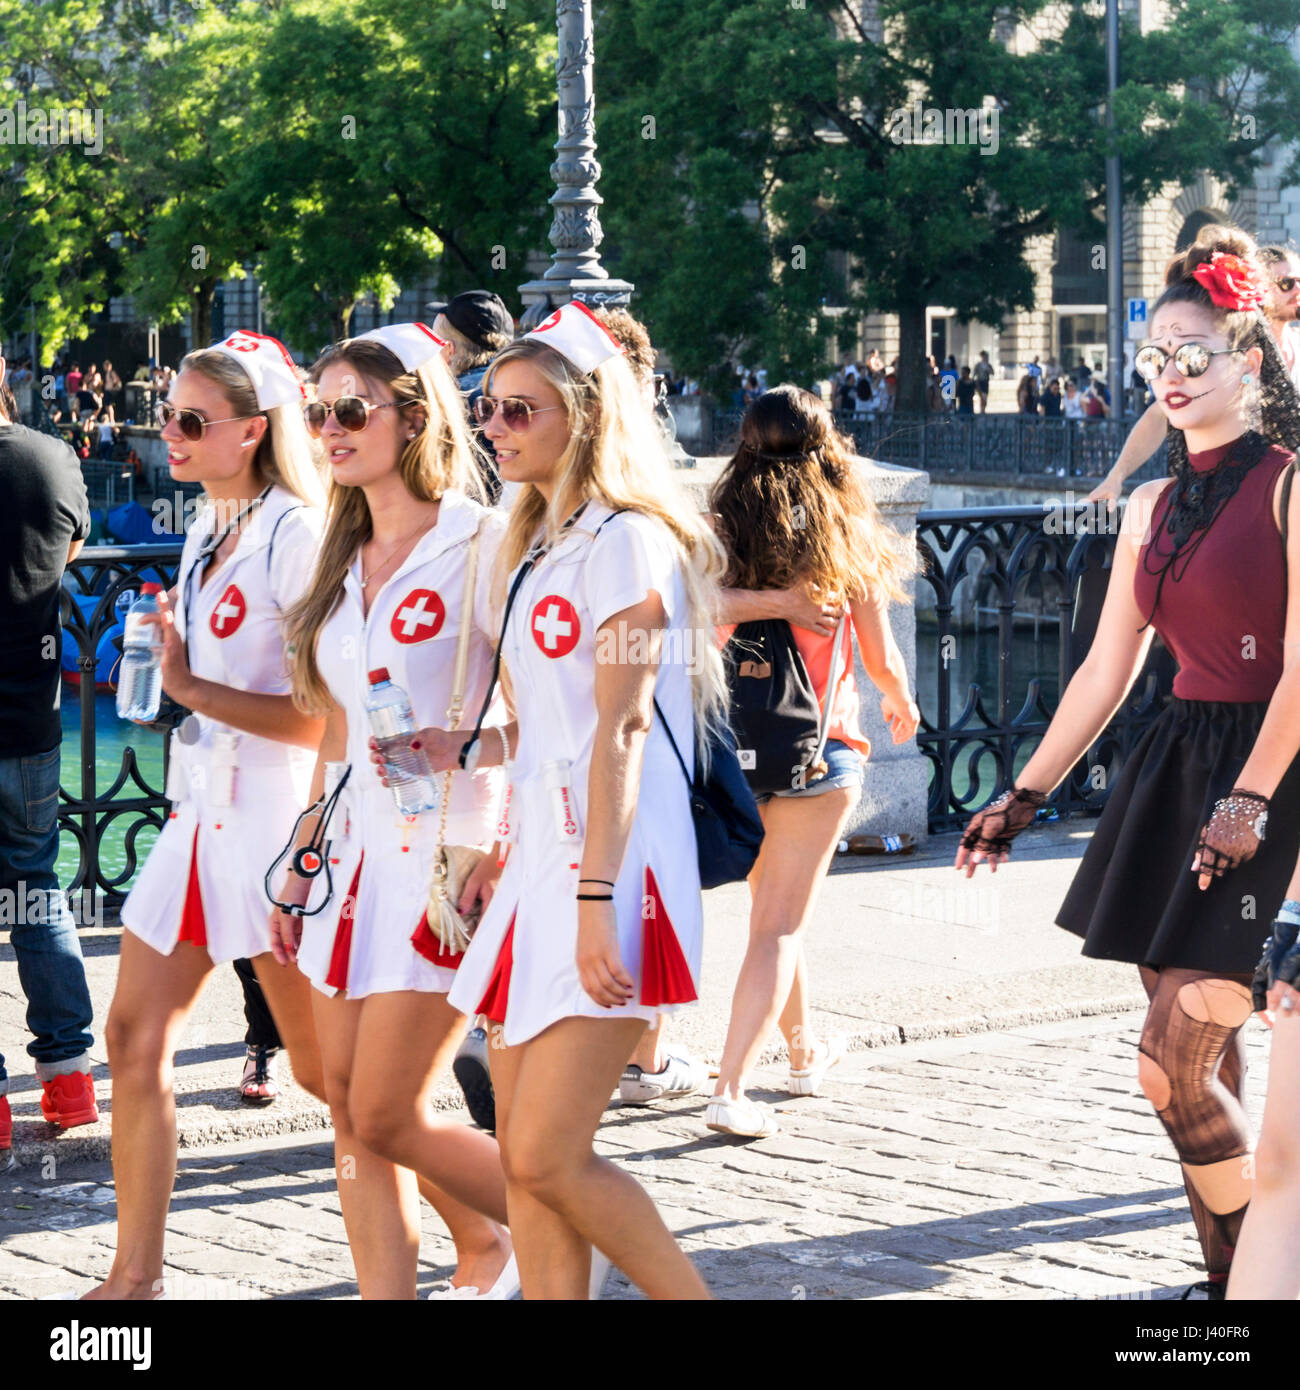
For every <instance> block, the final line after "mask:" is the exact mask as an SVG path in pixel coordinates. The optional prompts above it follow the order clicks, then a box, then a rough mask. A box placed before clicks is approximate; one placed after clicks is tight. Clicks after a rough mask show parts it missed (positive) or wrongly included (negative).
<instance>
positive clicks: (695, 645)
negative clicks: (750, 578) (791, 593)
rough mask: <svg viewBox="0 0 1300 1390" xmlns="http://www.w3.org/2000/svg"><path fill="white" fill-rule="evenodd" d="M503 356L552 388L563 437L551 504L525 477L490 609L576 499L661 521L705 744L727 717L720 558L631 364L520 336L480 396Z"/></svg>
mask: <svg viewBox="0 0 1300 1390" xmlns="http://www.w3.org/2000/svg"><path fill="white" fill-rule="evenodd" d="M507 362H528V363H531V364H532V366H534V367H535V368H536V369H537V371H538V372H540V373H541V375H542V376H543V377H544V378H545V379H546V381H548V382H549V383H550V384H551V385H552V386H553V387H554V388H555V389H556V390H557V391H558V392H559V393H560V398H561V399H562V400H563V402H564V408H565V411H566V415H567V419H568V425H569V442H568V444H567V445H566V447H565V450H564V452H563V454H562V455H561V456H560V460H559V464H558V468H557V478H558V482H557V486H556V487H555V489H554V491H553V493H552V499H551V503H550V505H549V506H548V505H547V502H546V498H545V497H544V496H543V495H542V493H541V492H539V491H538V489H537V488H536V487H534V486H533V485H532V484H531V483H525V484H524V485H523V487H522V489H521V490H520V493H519V496H518V497H516V498H515V502H514V505H513V507H512V508H511V510H510V522H509V525H508V527H507V529H506V535H505V540H504V541H503V542H502V546H501V551H500V553H499V555H498V559H497V570H496V575H495V587H496V600H497V606H498V608H500V607H501V605H502V601H503V599H504V595H505V584H506V579H507V577H508V575H509V574H510V572H511V570H513V569H514V568H515V566H516V565H517V564H518V563H519V562H520V560H522V559H523V557H524V555H525V554H526V553H527V551H528V550H529V548H530V547H531V546H532V545H533V544H535V543H536V542H537V541H539V540H543V541H549V540H553V539H554V538H555V536H556V535H557V534H558V531H559V528H560V526H561V525H562V524H563V522H564V520H565V519H566V518H567V517H568V516H570V515H571V514H572V513H573V511H574V510H575V509H576V508H577V507H578V506H580V505H581V504H582V503H583V502H585V501H587V500H589V499H590V500H592V501H597V502H603V503H604V504H605V505H606V506H608V507H612V508H613V509H614V510H615V511H618V510H620V509H626V510H629V511H635V512H640V513H641V514H642V515H643V516H650V517H654V518H656V519H657V520H659V521H661V522H662V523H663V524H664V526H665V527H666V528H667V530H668V532H669V534H670V535H671V536H672V539H673V541H674V542H675V543H676V546H677V549H678V552H679V556H680V560H681V576H682V583H683V587H684V589H685V592H686V616H685V626H686V627H687V629H693V638H694V640H693V642H692V647H691V650H692V653H693V655H694V660H693V661H692V662H691V704H692V707H693V710H694V714H695V727H696V743H697V746H698V747H699V748H700V749H701V750H702V749H705V748H707V746H708V734H709V733H710V731H711V730H713V729H716V728H718V727H719V726H721V725H722V724H724V723H725V721H726V709H727V695H726V681H725V678H724V675H723V668H722V658H721V655H720V654H719V652H718V649H717V644H716V642H715V641H714V639H713V625H714V622H715V615H716V612H717V602H718V584H719V581H720V580H721V578H722V573H723V569H724V567H725V563H726V561H725V556H724V555H723V551H722V547H721V546H720V545H719V544H718V542H717V541H716V540H715V539H714V536H713V532H712V531H711V530H710V529H709V527H708V525H707V524H706V522H705V521H704V519H703V518H702V517H701V516H700V513H699V509H698V508H697V507H696V505H695V503H694V502H693V501H692V500H691V498H690V496H689V495H688V494H687V493H686V491H685V490H684V489H683V488H681V487H680V486H679V485H678V484H677V482H676V481H675V480H674V478H673V475H672V464H671V462H670V461H669V458H668V453H667V450H666V449H665V448H664V446H663V443H662V440H663V435H662V432H661V431H660V429H659V428H658V426H657V424H656V423H655V420H654V416H653V413H652V412H651V409H650V407H649V406H648V405H647V403H646V401H645V397H644V394H643V392H642V391H641V388H640V387H639V386H638V384H637V381H636V378H635V377H634V376H633V374H632V370H631V368H630V367H629V366H628V364H627V362H626V360H625V359H624V358H623V357H612V358H610V359H608V360H607V361H605V362H602V363H601V364H600V365H599V366H598V367H597V368H596V369H595V371H593V372H581V371H579V370H578V369H577V368H576V367H575V366H573V364H572V363H571V362H569V361H568V359H567V358H564V357H561V356H560V354H559V353H557V352H555V351H554V350H553V349H551V348H549V347H547V346H546V345H545V344H544V343H538V342H529V341H527V340H522V341H520V342H517V343H512V344H511V345H510V346H509V347H508V348H505V349H504V350H503V351H502V352H500V353H499V354H498V355H497V356H496V357H495V358H493V360H492V365H491V366H490V367H489V368H488V370H487V373H486V375H485V376H484V378H483V390H484V392H485V393H487V394H491V390H492V379H493V377H494V376H495V375H496V372H497V370H498V368H500V367H501V366H502V365H503V364H504V363H507Z"/></svg>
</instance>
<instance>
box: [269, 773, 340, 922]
mask: <svg viewBox="0 0 1300 1390" xmlns="http://www.w3.org/2000/svg"><path fill="white" fill-rule="evenodd" d="M351 775H352V767H351V765H349V766H348V767H346V768H345V769H344V770H343V775H342V776H341V777H340V778H339V780H338V785H337V786H335V788H334V790H333V791H332V792H331V793H330V794H329V796H328V797H327V796H324V795H322V796H321V797H319V798H318V799H317V800H316V801H313V802H312V804H311V805H310V806H308V807H307V809H306V810H305V811H302V812H301V813H300V814H299V816H298V819H297V820H296V821H294V823H293V834H292V835H290V836H289V843H288V844H287V845H286V846H285V847H284V848H283V849H282V850H281V851H280V853H279V854H277V855H276V857H275V859H274V860H273V861H272V863H271V867H270V868H269V869H267V871H266V878H265V880H264V886H265V888H266V896H267V897H268V898H269V899H270V900H271V901H272V902H273V903H274V904H275V906H276V907H278V908H279V909H280V911H281V912H287V913H288V914H289V915H290V916H291V917H314V916H315V915H316V914H317V913H318V912H320V911H322V910H323V909H324V908H325V907H326V906H327V904H328V903H329V901H330V899H331V898H333V896H334V875H333V873H332V872H331V870H330V864H329V853H330V843H331V842H330V841H328V840H326V838H325V832H326V830H327V829H328V828H329V823H330V820H331V818H332V817H333V815H334V812H335V810H336V808H337V807H338V804H339V795H340V793H341V792H342V791H343V788H344V787H345V786H346V785H347V781H348V778H349V777H350V776H351ZM317 812H319V813H320V819H319V820H318V821H317V822H316V828H315V830H313V831H312V833H311V839H310V840H308V841H307V843H306V844H305V845H302V846H301V847H300V848H298V849H294V845H295V844H297V842H298V832H299V831H300V830H301V829H302V823H303V821H304V820H306V819H307V817H308V816H310V815H313V814H315V813H317ZM286 858H289V859H290V867H291V868H292V869H293V871H294V873H296V874H297V875H298V877H299V878H305V879H308V880H311V879H315V878H317V877H319V875H320V874H321V873H322V872H323V873H324V874H325V896H324V897H323V898H322V899H321V901H320V902H319V903H318V904H317V905H316V906H315V907H313V908H311V909H310V910H308V908H307V904H306V903H283V902H281V901H280V899H279V898H277V897H276V896H275V892H274V890H273V889H272V887H271V883H272V880H273V879H274V877H275V872H276V870H277V869H278V868H279V867H280V865H281V864H283V863H284V861H285V859H286ZM310 896H311V894H310V892H309V893H308V897H310Z"/></svg>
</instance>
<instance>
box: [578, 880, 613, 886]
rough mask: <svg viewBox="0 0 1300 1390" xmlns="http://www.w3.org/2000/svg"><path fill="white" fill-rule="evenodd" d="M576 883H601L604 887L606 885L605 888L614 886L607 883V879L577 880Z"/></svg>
mask: <svg viewBox="0 0 1300 1390" xmlns="http://www.w3.org/2000/svg"><path fill="white" fill-rule="evenodd" d="M578 882H579V883H603V884H605V885H606V886H607V887H609V888H612V887H613V886H614V885H613V884H612V883H611V882H610V881H609V879H607V878H580V879H579V880H578Z"/></svg>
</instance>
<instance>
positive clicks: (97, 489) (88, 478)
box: [81, 459, 135, 507]
mask: <svg viewBox="0 0 1300 1390" xmlns="http://www.w3.org/2000/svg"><path fill="white" fill-rule="evenodd" d="M81 476H82V478H83V480H84V481H85V484H86V497H87V500H88V501H89V502H90V505H91V506H92V507H117V506H120V505H121V504H122V503H123V502H134V501H135V469H134V468H133V467H132V466H131V465H130V464H128V463H108V462H106V461H104V460H102V459H84V460H83V461H82V464H81Z"/></svg>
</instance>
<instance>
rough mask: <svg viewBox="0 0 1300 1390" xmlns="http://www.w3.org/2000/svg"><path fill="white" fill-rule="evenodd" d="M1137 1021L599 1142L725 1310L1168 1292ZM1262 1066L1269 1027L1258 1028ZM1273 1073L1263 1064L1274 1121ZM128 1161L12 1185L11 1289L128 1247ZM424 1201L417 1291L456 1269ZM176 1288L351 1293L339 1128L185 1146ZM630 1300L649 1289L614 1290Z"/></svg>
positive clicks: (1018, 1035)
mask: <svg viewBox="0 0 1300 1390" xmlns="http://www.w3.org/2000/svg"><path fill="white" fill-rule="evenodd" d="M1139 1022H1140V1016H1139V1015H1137V1014H1123V1015H1117V1016H1111V1017H1094V1018H1087V1019H1078V1020H1073V1021H1070V1022H1064V1023H1054V1024H1042V1025H1037V1026H1033V1027H1026V1028H1023V1029H1020V1030H1017V1031H1013V1032H1006V1033H996V1034H982V1035H980V1036H976V1037H969V1038H952V1039H945V1040H940V1041H933V1042H922V1043H916V1044H912V1045H909V1046H905V1047H896V1048H890V1049H883V1050H882V1049H876V1050H873V1051H868V1052H858V1053H854V1054H852V1055H851V1056H849V1057H848V1058H846V1060H845V1061H844V1062H843V1063H842V1064H841V1066H840V1067H839V1068H838V1070H837V1071H836V1072H834V1073H832V1076H833V1080H832V1081H831V1083H830V1084H828V1086H827V1087H826V1093H825V1094H824V1095H822V1096H818V1097H808V1098H803V1099H797V1100H796V1099H790V1098H788V1097H785V1096H784V1093H783V1092H778V1091H776V1090H775V1089H766V1088H768V1087H775V1086H776V1085H777V1084H778V1083H779V1080H780V1074H779V1072H777V1071H775V1070H768V1071H766V1072H764V1073H763V1074H762V1076H761V1083H762V1084H761V1086H760V1088H759V1089H758V1090H757V1091H756V1094H757V1095H758V1096H759V1098H761V1099H766V1100H771V1101H774V1102H777V1103H778V1108H779V1110H780V1119H781V1124H782V1132H781V1133H780V1134H779V1135H778V1136H776V1137H774V1138H772V1139H768V1140H763V1141H758V1142H744V1141H740V1140H730V1139H726V1138H722V1137H721V1136H716V1135H712V1134H710V1133H709V1132H708V1131H707V1130H705V1128H704V1125H703V1109H704V1103H703V1099H702V1098H701V1097H695V1098H690V1099H685V1100H682V1101H679V1102H676V1103H673V1104H670V1105H666V1106H664V1107H662V1108H655V1109H641V1108H633V1107H623V1106H619V1105H617V1104H615V1105H612V1106H611V1108H610V1110H609V1112H608V1114H607V1118H606V1123H605V1124H604V1126H603V1127H602V1129H601V1132H600V1136H599V1143H600V1146H601V1149H602V1151H603V1152H604V1153H605V1154H607V1155H608V1156H610V1157H612V1158H615V1159H617V1160H619V1161H621V1162H623V1163H624V1164H626V1166H627V1168H628V1171H630V1172H632V1173H635V1174H636V1176H637V1177H638V1178H639V1179H640V1180H641V1181H642V1182H644V1183H645V1185H646V1186H647V1187H648V1188H649V1190H650V1192H651V1194H652V1195H653V1197H654V1198H655V1200H656V1201H657V1202H658V1203H659V1206H660V1210H661V1211H662V1212H663V1214H664V1217H665V1219H666V1220H667V1222H668V1224H669V1226H670V1227H671V1228H672V1229H673V1231H674V1232H675V1233H676V1234H677V1236H678V1238H679V1239H680V1240H681V1241H682V1243H683V1245H684V1246H685V1247H686V1249H687V1250H688V1251H689V1252H690V1253H691V1255H692V1256H693V1257H694V1258H695V1259H696V1260H697V1261H698V1263H699V1266H700V1268H701V1270H702V1271H703V1273H704V1275H705V1277H706V1279H707V1280H708V1281H709V1283H710V1284H711V1286H712V1287H713V1288H714V1289H715V1290H716V1292H717V1293H718V1295H719V1296H720V1297H722V1298H728V1299H824V1298H837V1299H867V1298H890V1299H918V1298H944V1299H1026V1298H1031V1299H1032V1298H1052V1299H1063V1298H1084V1299H1096V1298H1168V1297H1170V1296H1177V1294H1178V1293H1180V1292H1181V1291H1182V1289H1183V1288H1184V1287H1185V1286H1186V1285H1187V1284H1189V1283H1191V1282H1193V1281H1194V1280H1196V1279H1198V1278H1200V1277H1201V1275H1200V1272H1199V1267H1198V1265H1197V1263H1196V1260H1197V1246H1196V1242H1195V1236H1194V1232H1193V1229H1192V1225H1191V1221H1190V1219H1189V1218H1188V1216H1187V1212H1186V1207H1185V1205H1184V1202H1183V1198H1182V1194H1181V1186H1180V1183H1179V1175H1178V1167H1177V1164H1176V1163H1175V1161H1174V1158H1173V1155H1172V1150H1171V1149H1170V1148H1169V1145H1168V1143H1167V1141H1166V1139H1165V1137H1164V1133H1163V1131H1162V1130H1161V1128H1160V1126H1159V1124H1158V1122H1157V1121H1156V1119H1155V1118H1154V1116H1153V1115H1152V1113H1151V1110H1150V1107H1149V1106H1148V1105H1147V1103H1146V1102H1145V1101H1144V1100H1143V1098H1142V1097H1141V1095H1140V1093H1139V1092H1138V1090H1137V1085H1136V1081H1135V1065H1134V1053H1135V1048H1136V1043H1137V1029H1138V1024H1139ZM1248 1031H1249V1037H1250V1047H1251V1053H1252V1059H1253V1061H1254V1062H1255V1063H1256V1064H1259V1063H1262V1062H1263V1061H1264V1060H1265V1053H1266V1049H1267V1036H1266V1034H1265V1033H1264V1031H1263V1029H1261V1028H1259V1027H1258V1026H1256V1025H1254V1024H1252V1025H1251V1026H1250V1028H1249V1030H1248ZM1264 1071H1265V1068H1264V1066H1262V1065H1256V1066H1255V1075H1254V1077H1253V1083H1254V1084H1253V1087H1252V1103H1251V1108H1252V1112H1253V1113H1254V1114H1255V1115H1256V1116H1258V1111H1259V1107H1260V1104H1261V1101H1262V1095H1261V1091H1262V1082H1263V1075H1264ZM111 1183H112V1175H111V1171H110V1168H109V1166H108V1164H107V1163H104V1162H100V1161H94V1162H81V1163H67V1162H66V1161H61V1160H58V1145H57V1142H52V1143H51V1145H50V1157H48V1158H46V1159H45V1160H44V1161H43V1162H36V1161H32V1160H30V1159H29V1160H28V1161H27V1162H26V1163H25V1165H24V1166H23V1167H22V1168H21V1169H17V1170H13V1171H10V1172H9V1173H7V1174H4V1175H0V1297H4V1298H31V1297H34V1296H38V1295H41V1294H53V1293H58V1292H70V1291H73V1290H78V1291H79V1290H81V1289H83V1288H86V1287H89V1284H90V1281H91V1280H93V1279H96V1278H99V1277H102V1276H103V1275H104V1274H105V1273H106V1272H107V1270H108V1267H109V1264H110V1261H111V1257H112V1241H113V1216H114V1205H113V1201H114V1199H113V1189H112V1185H111ZM450 1259H451V1246H450V1243H449V1241H448V1240H447V1238H446V1236H445V1234H444V1232H443V1231H442V1228H441V1226H440V1224H439V1223H438V1221H437V1218H436V1217H434V1216H433V1215H432V1213H429V1212H427V1209H426V1219H425V1241H424V1245H423V1249H422V1261H421V1270H420V1284H421V1288H422V1289H427V1288H428V1287H429V1286H430V1285H431V1284H432V1283H433V1282H434V1281H435V1280H436V1279H438V1278H440V1277H444V1276H445V1275H446V1274H448V1273H449V1272H450V1269H449V1262H450ZM167 1266H168V1268H167V1277H168V1283H169V1292H170V1293H172V1295H173V1296H179V1297H200V1298H238V1297H246V1298H258V1297H266V1296H277V1297H290V1298H309V1299H320V1298H352V1297H355V1296H356V1288H355V1284H354V1282H353V1273H352V1264H351V1260H350V1258H349V1254H348V1248H347V1245H346V1242H345V1239H344V1233H343V1223H342V1218H341V1216H340V1214H339V1206H338V1199H337V1195H336V1193H335V1190H334V1174H333V1167H332V1160H331V1150H330V1146H329V1144H328V1142H327V1141H325V1136H324V1135H319V1134H299V1135H283V1136H276V1137H273V1138H270V1139H267V1140H264V1141H261V1142H258V1143H255V1144H248V1145H239V1146H234V1145H228V1146H223V1147H219V1148H213V1149H207V1150H203V1149H199V1150H195V1149H186V1150H184V1151H183V1152H182V1154H181V1162H180V1170H179V1174H178V1177H177V1183H176V1192H175V1196H174V1200H173V1203H172V1211H171V1217H170V1220H169V1223H168V1240H167ZM609 1296H610V1297H615V1298H618V1297H622V1298H629V1297H637V1296H639V1295H637V1294H636V1292H635V1291H634V1290H632V1289H631V1288H630V1287H629V1286H628V1285H627V1284H626V1282H624V1281H622V1280H621V1279H619V1280H611V1284H610V1289H609Z"/></svg>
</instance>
